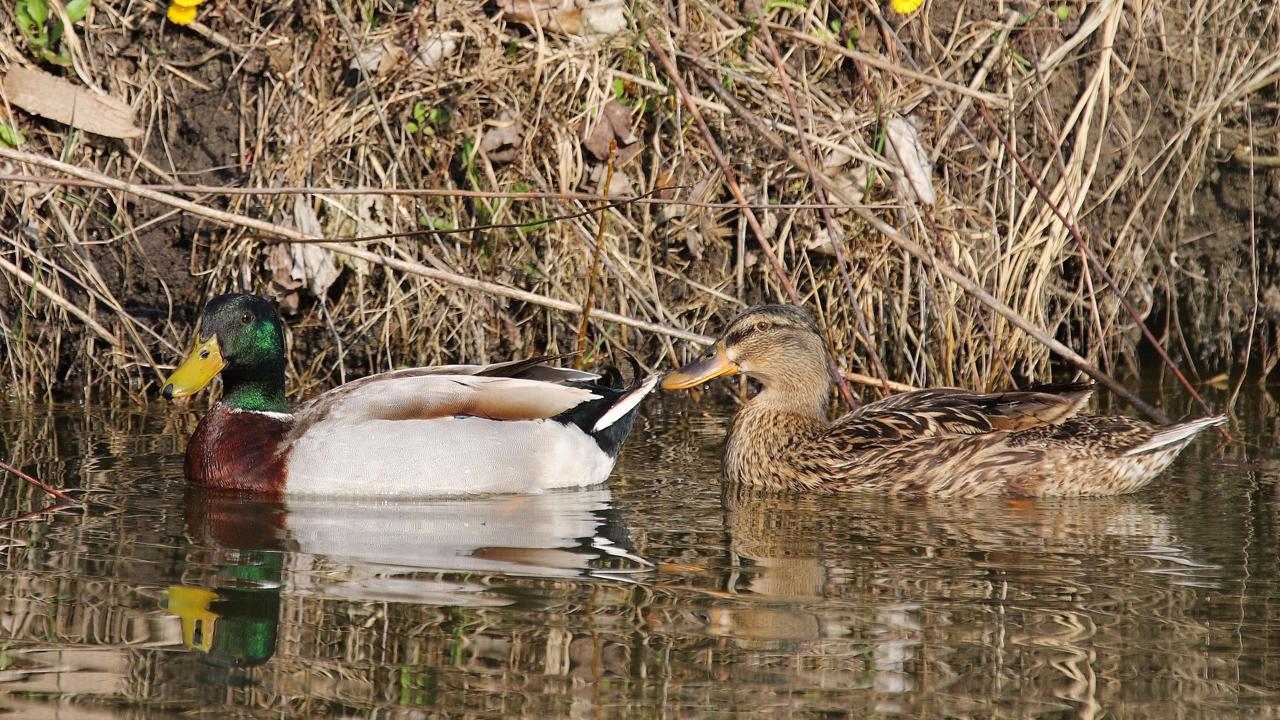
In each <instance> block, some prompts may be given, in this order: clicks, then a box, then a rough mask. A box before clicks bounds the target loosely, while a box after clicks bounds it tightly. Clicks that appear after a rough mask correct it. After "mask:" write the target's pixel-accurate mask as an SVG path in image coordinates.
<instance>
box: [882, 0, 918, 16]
mask: <svg viewBox="0 0 1280 720" xmlns="http://www.w3.org/2000/svg"><path fill="white" fill-rule="evenodd" d="M890 4H891V5H893V11H894V12H896V13H898V14H899V15H910V14H911V13H913V12H915V11H916V10H919V9H920V6H921V5H923V4H924V0H893V2H891V3H890Z"/></svg>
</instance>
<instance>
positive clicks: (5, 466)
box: [0, 460, 80, 505]
mask: <svg viewBox="0 0 1280 720" xmlns="http://www.w3.org/2000/svg"><path fill="white" fill-rule="evenodd" d="M0 470H5V471H7V472H11V473H13V474H14V475H17V476H18V477H20V478H22V479H23V480H26V481H27V482H28V483H30V484H31V485H34V486H35V487H38V488H40V489H41V490H43V491H45V492H46V493H48V494H50V495H52V496H54V497H56V498H58V499H59V500H61V501H62V502H63V503H67V504H70V505H75V504H77V503H79V502H80V501H79V500H77V499H75V498H73V497H71V496H70V495H68V494H66V493H64V492H62V491H61V490H59V489H58V488H56V487H54V486H52V485H48V484H46V483H43V482H41V481H39V480H37V479H35V478H34V477H32V476H30V475H28V474H26V473H24V472H22V471H21V470H19V469H18V468H16V467H14V466H13V465H10V464H9V463H7V462H4V461H3V460H0Z"/></svg>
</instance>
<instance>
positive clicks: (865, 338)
mask: <svg viewBox="0 0 1280 720" xmlns="http://www.w3.org/2000/svg"><path fill="white" fill-rule="evenodd" d="M757 11H758V12H759V11H760V10H759V6H758V5H757ZM760 29H761V31H762V32H761V35H762V36H763V37H764V41H765V45H766V46H767V47H768V48H769V54H770V55H771V56H772V57H773V65H774V67H775V68H776V69H777V70H778V79H779V80H780V81H781V82H782V89H783V92H785V93H786V95H787V104H788V105H789V106H790V107H791V117H792V120H793V122H795V124H796V127H798V128H803V127H804V125H805V123H804V121H803V120H802V119H801V117H800V107H799V105H798V104H797V103H796V96H795V92H794V91H793V90H792V88H791V78H790V77H788V75H787V67H786V63H784V62H783V61H782V54H781V53H779V52H778V46H777V45H776V44H774V42H773V33H772V32H771V31H770V30H769V23H761V25H760ZM717 84H718V83H717ZM799 137H800V156H801V157H802V158H803V159H804V165H805V170H806V171H808V173H809V181H810V182H812V183H813V192H814V195H815V196H816V197H817V199H818V202H819V203H822V204H826V202H827V198H826V192H825V191H824V190H823V189H822V181H821V179H820V178H819V175H818V170H817V168H815V167H814V165H813V154H812V152H811V151H810V150H809V141H808V140H807V139H805V134H804V133H800V135H799ZM821 216H822V223H823V225H824V226H825V227H826V231H827V239H828V240H829V241H830V242H831V248H832V249H833V250H834V251H835V254H836V265H837V266H838V267H839V268H840V279H841V280H843V281H844V290H845V295H846V296H847V297H848V298H849V304H850V305H851V306H852V307H851V309H852V311H853V315H854V319H855V323H854V327H856V328H857V329H858V334H859V335H860V336H861V337H862V342H863V344H864V345H865V346H866V348H867V352H868V353H870V355H871V361H872V366H873V367H874V368H875V369H876V375H877V376H879V378H880V379H881V380H882V381H883V382H884V390H885V392H886V393H888V392H889V374H888V373H886V372H885V370H884V364H883V363H882V362H880V353H878V352H876V345H875V342H874V340H873V339H872V337H871V331H870V330H868V328H867V320H866V317H865V316H864V315H863V313H862V303H860V302H858V293H857V291H856V290H854V287H853V278H852V277H850V276H849V263H848V261H846V260H845V257H844V233H843V232H841V230H840V225H839V224H837V223H836V219H835V217H834V216H833V215H832V214H831V210H830V209H827V208H823V209H822V211H821Z"/></svg>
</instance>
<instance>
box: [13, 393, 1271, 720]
mask: <svg viewBox="0 0 1280 720" xmlns="http://www.w3.org/2000/svg"><path fill="white" fill-rule="evenodd" d="M1252 400H1253V401H1254V402H1255V403H1264V402H1270V400H1269V396H1267V395H1266V394H1265V393H1260V394H1259V395H1258V396H1257V397H1255V398H1253V399H1252ZM731 411H732V409H731V408H730V407H726V406H715V407H710V408H708V407H697V408H695V407H693V406H691V405H686V404H682V403H681V402H680V401H677V400H672V399H666V400H663V401H661V402H656V403H653V404H652V405H651V406H650V407H649V408H648V410H647V415H646V416H645V417H644V418H643V419H642V422H640V423H638V425H637V428H636V431H635V434H634V435H633V438H632V441H631V443H630V445H629V446H628V448H627V450H626V452H625V453H624V456H623V460H622V462H621V463H620V466H619V469H618V471H617V472H616V473H615V476H614V478H613V480H612V481H611V483H610V485H609V487H608V488H595V489H590V490H585V491H577V492H573V491H570V492H554V493H546V494H543V495H536V496H512V497H483V498H472V499H464V500H420V501H402V502H394V501H356V502H352V501H340V502H337V501H329V500H324V499H301V500H293V501H289V502H287V503H284V502H273V501H263V500H257V499H253V498H246V497H240V496H235V495H225V494H217V493H208V492H202V491H195V490H188V489H186V488H185V487H184V484H183V483H182V481H181V478H180V474H181V457H180V451H181V448H182V445H183V438H184V437H185V434H186V433H187V432H189V430H190V426H191V422H192V417H191V416H189V415H187V414H183V413H176V412H169V411H168V410H167V409H165V408H154V409H152V410H151V411H149V412H133V411H128V410H122V409H94V408H83V407H75V408H71V407H60V408H41V409H38V410H35V411H33V410H31V409H26V410H24V411H23V412H21V413H19V412H17V411H16V410H14V411H11V412H8V413H5V412H0V429H2V430H3V432H2V433H0V438H2V441H0V444H2V446H0V452H2V453H3V454H4V456H5V457H14V458H17V460H18V462H19V463H24V467H25V468H26V469H28V470H32V471H34V472H35V473H36V474H38V475H40V476H41V477H42V478H44V479H46V480H47V481H50V482H52V483H54V484H59V485H65V486H68V487H75V488H80V489H81V490H82V491H83V492H84V494H85V495H86V496H87V497H88V499H89V504H88V508H87V509H84V510H78V511H70V512H63V513H60V514H56V515H49V516H44V517H41V518H38V519H35V520H31V521H26V522H22V523H16V524H12V525H9V526H7V527H5V528H4V533H5V534H4V536H3V537H2V538H0V561H3V563H4V569H5V573H4V574H3V576H2V577H0V709H3V710H4V711H8V712H12V713H15V714H16V715H19V716H22V717H62V718H78V717H85V718H88V717H94V718H99V717H133V716H139V717H141V716H148V717H151V716H163V715H165V714H168V713H172V714H175V715H176V714H184V715H189V714H192V713H200V714H205V715H212V716H217V717H261V716H266V715H271V716H273V717H278V716H281V715H284V716H297V717H312V716H325V715H332V716H346V715H360V716H368V715H375V716H378V717H390V716H394V717H401V716H404V717H416V716H418V715H421V714H425V715H431V714H434V713H442V712H443V713H447V714H449V715H451V716H454V715H462V716H465V715H475V716H489V717H492V716H504V717H505V716H517V715H519V716H541V717H557V718H558V717H599V716H607V717H625V716H644V717H654V716H658V717H702V716H718V715H729V714H734V715H755V716H760V717H776V716H797V717H809V716H819V715H821V716H827V715H837V716H839V715H844V714H852V715H855V716H872V715H886V716H887V715H898V714H906V715H919V716H953V717H994V716H999V717H1079V716H1083V717H1101V716H1104V715H1111V716H1125V717H1157V716H1164V715H1169V714H1177V715H1192V716H1195V715H1200V716H1204V715H1220V714H1223V713H1230V714H1232V715H1234V716H1242V715H1243V716H1251V715H1252V716H1270V714H1271V713H1273V712H1274V708H1275V707H1276V706H1277V704H1280V692H1278V691H1277V688H1280V660H1277V658H1278V657H1280V656H1278V655H1277V654H1276V652H1275V649H1274V648H1276V647H1277V646H1280V621H1278V620H1277V619H1276V610H1275V608H1274V605H1275V601H1274V598H1275V597H1278V596H1280V594H1278V593H1277V578H1278V577H1280V557H1278V556H1277V552H1276V543H1275V538H1276V537H1277V524H1276V517H1277V511H1278V510H1280V503H1278V502H1277V496H1276V491H1275V483H1276V469H1277V459H1276V457H1275V453H1274V452H1273V451H1271V450H1270V448H1271V446H1272V444H1273V438H1274V437H1275V435H1276V433H1277V423H1276V421H1275V413H1274V412H1272V411H1271V410H1270V406H1266V407H1264V406H1262V405H1258V406H1256V407H1254V408H1252V409H1251V410H1250V411H1249V412H1248V413H1247V414H1246V415H1245V417H1246V418H1247V420H1245V421H1244V423H1243V430H1244V433H1245V441H1244V442H1243V443H1237V444H1235V445H1233V446H1230V447H1228V448H1226V450H1225V451H1224V452H1218V451H1217V448H1215V446H1214V443H1213V442H1212V441H1201V442H1198V443H1196V444H1195V445H1194V446H1192V448H1190V450H1189V451H1188V452H1187V453H1186V455H1185V456H1184V457H1183V458H1182V459H1180V460H1179V461H1178V463H1177V464H1176V465H1175V466H1174V468H1173V469H1172V470H1171V472H1169V473H1167V474H1166V476H1165V477H1164V478H1162V479H1160V480H1159V481H1157V483H1156V484H1155V485H1154V486H1153V487H1152V488H1151V489H1149V490H1147V491H1145V492H1142V493H1139V494H1137V495H1133V496H1128V497H1121V498H1101V499H1063V500H1038V501H1016V502H1014V501H1008V500H1005V499H981V500H965V501H955V500H948V501H938V500H923V499H918V498H917V499H910V498H907V499H903V498H898V499H890V498H883V497H874V496H866V495H857V494H854V495H847V496H812V497H802V496H796V495H770V494H764V493H755V492H745V491H741V490H733V489H724V488H722V487H721V483H720V481H719V478H718V446H719V444H720V442H721V438H722V433H723V431H724V424H725V421H726V419H727V416H728V415H729V414H730V413H731ZM2 487H3V494H2V495H0V513H3V514H4V516H6V517H7V516H12V515H16V514H21V513H23V512H26V511H29V510H31V509H33V508H36V507H39V506H40V504H41V503H42V501H43V498H41V497H39V496H38V495H33V494H32V493H31V491H30V489H29V488H27V487H26V486H25V485H23V484H20V483H17V482H15V481H14V480H13V479H12V478H6V479H5V480H4V481H3V485H2ZM415 713H417V714H415Z"/></svg>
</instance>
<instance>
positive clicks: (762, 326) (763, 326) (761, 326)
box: [756, 320, 773, 332]
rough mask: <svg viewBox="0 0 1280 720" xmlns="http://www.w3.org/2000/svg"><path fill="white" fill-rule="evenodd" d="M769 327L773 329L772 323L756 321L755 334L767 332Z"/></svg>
mask: <svg viewBox="0 0 1280 720" xmlns="http://www.w3.org/2000/svg"><path fill="white" fill-rule="evenodd" d="M771 327H773V323H771V322H769V321H768V320H757V321H756V332H764V331H765V330H768V329H769V328H771Z"/></svg>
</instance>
